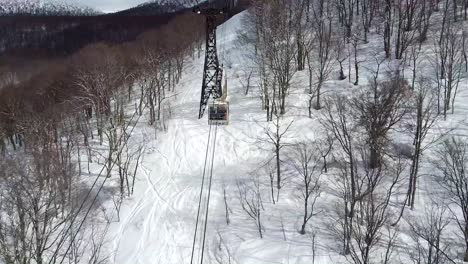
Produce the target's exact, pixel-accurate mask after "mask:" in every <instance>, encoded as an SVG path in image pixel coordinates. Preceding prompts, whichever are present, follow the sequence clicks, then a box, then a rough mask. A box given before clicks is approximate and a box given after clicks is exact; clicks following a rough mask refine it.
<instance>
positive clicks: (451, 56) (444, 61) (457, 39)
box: [435, 21, 463, 118]
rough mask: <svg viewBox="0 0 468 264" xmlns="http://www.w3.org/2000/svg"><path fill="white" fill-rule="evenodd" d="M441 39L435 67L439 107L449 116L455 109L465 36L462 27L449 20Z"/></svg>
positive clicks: (438, 43)
mask: <svg viewBox="0 0 468 264" xmlns="http://www.w3.org/2000/svg"><path fill="white" fill-rule="evenodd" d="M440 36H441V37H440V40H439V41H437V42H436V43H435V50H436V53H437V58H436V63H435V69H436V73H437V75H436V81H437V86H438V89H439V90H438V91H439V92H438V109H439V113H443V115H444V118H447V113H448V111H449V110H450V109H452V112H453V111H454V109H453V104H454V100H455V98H456V94H457V90H458V85H459V83H460V78H461V69H462V60H463V46H462V45H463V38H462V36H461V35H460V29H459V27H458V26H456V25H455V24H453V22H450V21H449V22H447V23H446V24H445V27H444V28H443V29H442V31H441V33H440Z"/></svg>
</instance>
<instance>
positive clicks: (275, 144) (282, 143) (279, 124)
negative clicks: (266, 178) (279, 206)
mask: <svg viewBox="0 0 468 264" xmlns="http://www.w3.org/2000/svg"><path fill="white" fill-rule="evenodd" d="M293 122H294V120H292V121H291V122H285V120H284V118H283V117H282V116H280V115H279V114H276V115H275V120H274V121H273V123H272V124H267V126H266V127H264V128H263V129H264V134H265V136H266V137H263V138H260V139H259V141H260V142H262V143H267V144H268V145H270V146H272V150H273V153H274V159H275V163H276V188H277V189H278V190H279V189H281V186H282V182H281V164H282V163H283V160H282V159H281V153H282V149H283V148H284V147H286V146H288V145H289V144H291V143H290V142H288V133H289V132H290V128H291V125H292V124H293Z"/></svg>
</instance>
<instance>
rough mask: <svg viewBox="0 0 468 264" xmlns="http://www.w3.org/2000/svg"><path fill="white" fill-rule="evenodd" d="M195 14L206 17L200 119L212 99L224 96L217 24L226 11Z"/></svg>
mask: <svg viewBox="0 0 468 264" xmlns="http://www.w3.org/2000/svg"><path fill="white" fill-rule="evenodd" d="M195 12H196V13H198V14H202V15H205V16H206V51H205V66H204V68H203V83H202V92H201V99H200V112H199V114H198V118H202V117H203V114H204V113H205V109H206V106H207V105H208V100H209V99H210V97H213V98H214V99H217V98H220V97H221V96H222V95H223V89H222V78H223V69H222V68H221V67H220V65H219V60H218V52H217V48H216V26H217V25H216V23H217V18H218V17H219V16H220V15H222V14H224V13H225V9H219V8H209V9H205V10H195Z"/></svg>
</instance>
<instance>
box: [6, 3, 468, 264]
mask: <svg viewBox="0 0 468 264" xmlns="http://www.w3.org/2000/svg"><path fill="white" fill-rule="evenodd" d="M249 5H250V9H249V11H248V15H247V19H246V20H245V21H244V24H243V27H244V30H245V32H244V34H242V36H241V37H240V40H239V41H240V43H242V44H243V45H249V46H250V47H251V54H250V56H249V59H250V63H251V64H252V65H253V67H251V68H249V69H246V77H245V84H246V85H245V88H246V89H245V93H246V94H249V92H252V87H253V86H258V87H259V90H260V95H259V98H260V99H261V107H262V109H263V110H264V111H265V120H268V121H269V123H270V127H268V128H265V139H264V140H263V143H266V144H268V146H270V147H269V151H270V152H271V154H272V159H271V162H270V163H269V164H268V166H266V168H267V170H268V174H269V176H270V177H269V179H267V180H265V181H269V183H268V184H269V186H271V189H270V190H271V195H269V196H267V197H268V198H267V197H265V196H263V198H261V195H260V193H259V192H260V191H259V187H258V186H259V185H260V183H259V181H260V179H256V180H253V181H252V182H251V183H244V184H240V185H239V186H238V193H239V195H238V196H239V197H238V198H239V202H240V204H241V205H242V209H243V211H244V212H245V213H246V215H247V216H248V217H249V218H250V219H252V222H253V223H254V224H255V226H256V227H257V230H258V232H259V236H260V237H262V236H263V235H264V232H265V230H264V228H263V221H265V220H263V218H262V216H263V215H262V212H263V210H264V208H263V201H262V199H264V200H271V202H272V203H273V204H275V203H277V202H278V200H279V199H281V198H280V197H281V196H280V195H279V193H280V190H282V189H284V188H285V185H284V181H283V179H284V172H285V167H289V168H292V169H293V170H294V175H295V176H296V177H295V179H296V182H297V186H298V188H296V189H299V190H300V193H301V195H300V197H301V199H302V200H301V201H302V203H303V214H302V215H301V219H303V221H302V226H301V230H299V232H300V233H301V234H311V236H312V237H314V235H313V234H315V233H314V230H311V229H310V228H309V226H310V223H311V222H313V221H314V219H315V218H317V217H319V216H318V214H319V213H320V212H319V211H317V210H316V208H317V207H316V205H317V201H320V199H321V194H322V193H323V192H325V190H324V188H323V187H322V185H323V183H324V182H325V181H326V180H325V179H324V178H325V176H327V178H329V179H332V180H330V181H331V182H332V183H331V184H332V187H331V188H330V189H333V197H334V199H333V201H334V203H333V204H332V205H330V206H331V207H333V208H329V211H331V213H330V215H331V217H332V219H333V221H331V222H332V223H331V224H330V226H327V227H326V228H327V229H328V230H330V235H331V236H332V237H333V239H334V240H335V242H336V244H337V245H339V246H337V247H336V248H334V249H335V250H336V251H337V252H339V254H342V255H343V256H345V258H346V259H347V261H348V262H350V263H354V264H371V263H386V264H389V263H407V261H411V262H412V263H418V264H420V263H425V264H429V263H430V264H442V263H460V261H465V262H468V187H467V186H468V175H467V174H466V171H467V170H468V159H467V157H468V143H467V141H466V137H465V136H453V137H452V136H448V137H442V136H440V137H438V136H435V137H434V136H433V134H431V133H429V132H430V131H431V129H433V128H434V127H435V124H437V123H438V122H441V121H443V120H447V119H449V118H450V115H451V114H453V113H454V111H456V109H455V104H454V102H455V99H456V97H457V92H458V88H459V87H460V85H461V83H462V82H465V83H466V81H467V80H466V78H467V72H468V39H467V38H468V31H467V29H466V25H467V21H468V0H375V1H372V0H251V1H250V3H249ZM2 19H4V18H0V21H1V20H2ZM24 19H25V20H24V21H26V20H27V21H28V23H30V21H41V19H40V18H39V19H38V20H34V19H32V18H24ZM31 19H32V20H31ZM68 19H70V20H68ZM93 19H94V18H90V21H93ZM109 19H113V18H109ZM141 19H143V20H145V19H147V18H145V17H143V18H141ZM84 20H86V19H84ZM7 21H9V23H13V22H11V21H20V22H19V23H21V21H22V18H19V20H7ZM56 21H67V22H64V23H65V25H64V24H61V22H60V23H58V24H56ZM69 21H71V22H69ZM434 21H436V22H434ZM15 23H16V22H15ZM35 23H36V22H34V23H33V24H35ZM37 23H38V24H36V25H37V29H38V32H39V33H38V35H37V36H34V37H33V38H34V39H35V38H39V39H41V38H44V41H39V42H37V41H32V42H30V43H43V44H44V45H46V44H51V43H52V44H51V45H57V46H60V45H59V44H57V43H54V42H53V41H50V40H49V39H48V38H47V36H48V34H49V33H52V34H53V32H54V31H55V29H53V30H48V31H47V32H48V33H47V34H45V35H43V34H42V33H41V30H40V28H43V25H44V24H42V23H44V21H41V22H37ZM73 23H74V22H73V18H66V19H65V20H54V23H53V25H54V26H50V27H52V28H54V27H57V30H58V31H60V32H62V33H60V34H64V33H63V32H66V31H67V30H64V29H65V28H68V27H69V26H70V25H72V24H73ZM110 24H113V25H118V24H114V22H113V20H112V22H109V25H110ZM57 25H61V26H57ZM88 25H96V24H95V23H90V24H88ZM97 25H99V24H97ZM70 27H73V26H70ZM19 28H21V26H19ZM48 28H49V27H48ZM73 28H74V27H73ZM137 28H138V30H141V28H139V27H138V26H136V27H135V30H137ZM75 29H76V28H75ZM93 30H95V31H92V30H91V31H88V29H83V31H82V29H79V30H78V31H77V32H101V31H102V29H99V28H96V29H93ZM72 32H75V31H72ZM112 32H116V33H118V32H125V31H122V30H121V29H118V28H117V29H116V30H115V31H109V32H102V34H104V35H102V36H105V34H110V35H112ZM60 34H59V35H60ZM122 34H123V35H125V36H127V37H128V36H135V40H134V41H129V42H125V43H121V42H123V41H124V40H129V39H128V38H127V37H122V38H120V37H121V36H123V35H119V36H111V37H109V38H111V39H107V38H104V39H101V38H96V37H95V36H90V38H91V39H92V41H91V42H99V41H102V40H106V41H111V40H114V39H112V38H113V37H115V38H116V39H115V40H116V42H119V43H121V44H118V45H116V44H109V43H94V44H90V45H87V46H85V47H83V48H81V47H79V46H76V47H73V49H70V50H68V48H63V49H62V48H60V49H61V50H66V51H67V53H71V52H72V51H73V53H72V54H71V55H69V56H66V57H57V58H55V59H53V60H41V61H39V62H35V67H30V68H23V70H21V71H14V70H11V69H12V68H10V67H9V66H2V68H0V138H1V140H0V152H1V154H0V156H1V159H0V171H1V174H0V197H1V200H0V212H1V213H0V262H1V261H3V262H5V263H8V264H10V263H45V262H46V261H47V263H62V262H61V261H62V260H63V259H64V258H66V259H67V260H68V261H69V262H70V263H101V260H102V259H101V256H100V252H101V248H102V240H100V239H99V238H100V237H101V236H103V232H102V227H101V226H99V227H97V226H95V225H94V223H93V222H87V221H85V220H86V218H87V217H88V214H89V213H91V214H92V212H94V211H98V210H97V209H95V207H93V204H91V205H90V206H89V207H88V204H89V201H88V202H86V203H85V202H82V201H87V199H88V197H89V196H91V197H93V195H94V194H90V193H87V192H86V191H87V189H86V188H85V187H83V186H82V185H80V184H79V182H80V180H81V178H82V177H83V175H86V173H89V166H92V164H93V162H95V163H99V162H101V163H102V164H100V165H103V169H102V174H100V175H99V176H103V177H102V178H103V179H104V180H101V182H102V181H104V183H105V181H106V180H105V179H107V178H111V177H117V178H118V181H119V188H118V190H116V191H115V192H114V193H113V197H112V199H113V201H114V204H115V208H116V210H117V214H118V210H119V208H120V207H119V206H120V204H121V203H122V200H123V199H125V198H126V197H128V196H131V195H132V193H133V191H134V190H133V184H134V179H135V177H136V174H137V171H138V169H139V167H138V165H139V163H138V162H139V159H140V158H141V155H142V153H141V148H138V146H137V147H136V149H135V148H129V147H128V144H127V143H128V142H129V141H131V134H132V131H133V128H134V127H135V125H136V124H137V123H138V121H139V116H142V115H143V114H144V113H148V114H149V120H148V122H149V125H150V126H152V127H154V128H155V130H165V129H166V124H165V122H166V121H167V120H168V119H169V118H170V116H171V109H170V105H169V104H166V103H165V102H166V101H167V100H166V99H167V96H166V94H169V92H171V91H174V89H176V84H177V83H178V81H179V80H180V78H181V75H182V73H183V68H184V64H185V63H186V61H187V60H189V59H190V58H191V57H195V56H201V54H202V52H203V50H202V43H203V41H204V38H203V36H204V20H203V19H202V18H201V17H198V16H196V15H194V14H192V13H191V12H182V13H180V14H178V15H177V16H174V17H173V18H170V19H168V21H167V23H166V24H165V25H164V26H161V27H159V28H157V29H155V30H151V31H146V32H144V33H141V34H140V32H137V31H132V32H131V33H122ZM73 35H75V34H74V33H73ZM91 35H92V34H91ZM110 35H109V36H110ZM2 36H3V35H2ZM10 36H11V38H12V39H13V41H16V43H23V41H24V37H19V38H16V37H18V36H21V34H14V33H12V35H10ZM54 36H55V37H54V39H61V38H63V39H68V37H66V35H61V37H59V38H56V36H57V35H54ZM370 36H378V37H373V38H372V40H377V41H378V42H376V45H377V46H378V47H379V49H380V52H379V53H378V54H367V55H368V56H370V57H371V58H372V59H375V64H374V66H375V67H373V68H371V69H369V68H364V67H362V63H363V62H362V61H360V59H359V58H360V57H361V55H362V54H359V52H360V47H361V45H365V44H367V43H368V42H369V41H370V40H371V37H370ZM84 38H85V37H84ZM131 38H132V37H130V39H131ZM71 39H72V40H71V41H72V42H73V43H76V42H75V40H74V39H73V38H71ZM87 41H89V40H87ZM7 43H12V42H11V41H10V39H7V40H5V41H4V42H3V45H7ZM28 43H29V41H28ZM63 43H65V42H63ZM15 45H16V44H15ZM41 48H44V47H41ZM428 49H430V50H431V51H432V52H431V54H432V56H431V59H430V63H429V65H430V67H424V69H426V70H427V69H428V68H430V69H431V70H432V72H429V73H422V72H421V69H422V68H423V67H422V65H423V61H424V60H427V59H424V57H425V56H423V55H424V54H426V52H427V50H428ZM75 51H76V52H75ZM390 61H393V62H395V61H397V62H399V63H393V64H392V65H391V67H390V66H388V65H387V63H388V62H390ZM426 63H427V62H426ZM345 65H346V66H347V67H345ZM384 66H385V67H384ZM24 69H27V70H24ZM336 69H338V71H336ZM389 69H390V70H389ZM300 71H305V72H306V73H307V75H308V83H307V86H308V89H307V93H306V94H304V96H305V97H306V98H307V100H308V107H307V112H308V115H309V117H310V118H313V117H316V116H319V120H320V127H319V128H317V129H318V130H320V131H321V132H323V133H322V134H323V135H322V136H323V137H322V138H317V139H316V140H315V141H313V142H300V143H297V142H296V143H295V144H290V142H287V140H286V136H287V134H288V133H289V129H290V127H291V123H292V122H290V121H287V120H286V119H284V118H283V116H285V115H286V114H287V113H288V111H289V110H290V109H288V104H287V100H288V97H289V96H290V89H291V87H292V86H293V83H292V80H293V78H294V77H295V75H296V74H297V73H298V72H300ZM363 72H367V73H368V74H366V76H367V75H369V76H371V77H370V78H369V80H367V82H366V83H365V84H362V83H360V78H359V76H360V74H362V73H363ZM408 72H411V74H408ZM369 73H370V74H369ZM405 73H406V74H405ZM428 76H431V77H428ZM330 79H334V80H341V81H348V82H350V83H351V84H352V86H355V87H360V86H362V89H361V90H359V92H356V93H352V94H350V95H343V94H331V93H328V94H325V93H324V91H323V89H324V85H325V84H326V82H327V81H329V80H330ZM361 81H362V78H361ZM251 86H252V87H251ZM249 88H250V89H249ZM444 132H445V133H444V134H450V133H448V132H449V131H444ZM395 133H400V134H402V135H404V137H405V138H406V139H408V142H409V143H408V144H406V145H405V146H406V147H402V146H401V145H399V144H400V143H401V142H398V140H397V137H395ZM400 138H401V137H400ZM363 142H365V144H363ZM94 145H97V146H100V147H101V149H104V150H105V151H102V152H100V153H105V154H104V156H103V154H96V153H94V152H93V146H94ZM139 150H140V151H139ZM286 150H288V155H287V157H286V155H284V153H285V152H286ZM317 150H319V151H317ZM429 151H431V152H432V153H433V155H432V156H431V160H430V164H431V166H433V171H434V175H430V176H431V180H433V181H434V184H437V186H438V187H439V188H440V190H442V191H441V193H443V195H441V196H440V197H433V198H434V200H433V201H432V203H431V204H427V205H420V204H417V203H415V200H416V195H418V192H417V189H418V188H419V184H420V182H421V181H422V180H427V181H429V180H428V179H427V178H428V176H427V177H422V175H421V173H420V169H421V163H422V158H423V157H424V154H425V153H426V152H429ZM99 155H100V156H99ZM425 162H426V163H427V160H426V161H425ZM82 163H87V164H88V171H83V168H82V166H77V164H82ZM90 164H91V165H90ZM97 178H98V179H99V178H100V177H97ZM101 182H99V183H101ZM104 183H103V184H104ZM249 184H251V186H249ZM328 184H330V183H328ZM83 197H84V199H83ZM397 197H398V198H399V199H396V198H397ZM401 197H403V199H401ZM90 200H92V199H90ZM418 206H425V208H418ZM227 208H228V205H227V204H226V221H227V223H228V224H229V219H228V218H229V214H228V209H227ZM414 210H420V211H423V212H424V214H423V215H422V216H418V218H408V217H407V216H408V215H410V216H411V215H412V212H414ZM81 220H82V221H81ZM84 223H86V224H84ZM108 224H109V223H107V225H108ZM404 228H406V230H409V231H408V235H409V236H410V237H411V241H400V240H399V229H402V230H403V229H404ZM98 229H99V230H98ZM454 234H456V235H454ZM89 237H92V238H93V239H90V238H89ZM83 241H89V242H87V243H84V242H83ZM312 241H313V243H312V248H313V249H314V248H315V246H316V244H317V243H319V242H318V241H315V240H312ZM402 247H403V248H404V249H401V248H402ZM312 251H313V252H314V250H312ZM403 251H404V254H405V256H406V257H404V258H395V257H394V256H395V255H403ZM84 252H87V253H84ZM85 258H86V259H85ZM402 259H403V260H402ZM220 263H221V262H220ZM224 263H227V262H224Z"/></svg>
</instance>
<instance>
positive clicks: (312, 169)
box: [292, 142, 321, 235]
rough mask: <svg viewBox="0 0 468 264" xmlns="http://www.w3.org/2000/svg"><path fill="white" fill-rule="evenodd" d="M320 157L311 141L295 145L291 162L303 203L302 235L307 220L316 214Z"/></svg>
mask: <svg viewBox="0 0 468 264" xmlns="http://www.w3.org/2000/svg"><path fill="white" fill-rule="evenodd" d="M320 159H321V157H320V156H318V155H317V153H316V152H315V151H314V144H313V143H311V142H307V143H299V144H298V145H297V146H296V147H295V151H294V156H293V161H292V164H293V167H294V168H295V170H296V172H297V173H298V176H299V177H298V178H299V181H298V187H297V188H298V189H299V190H300V198H301V200H302V203H303V205H304V215H303V221H302V226H301V230H300V231H299V232H300V233H301V234H302V235H304V234H305V233H306V225H307V223H308V222H309V220H310V219H311V218H312V217H313V216H315V215H317V212H316V210H315V204H316V202H317V199H318V197H319V196H320V193H321V190H320V189H321V187H320V175H321V170H320V165H319V162H320Z"/></svg>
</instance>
